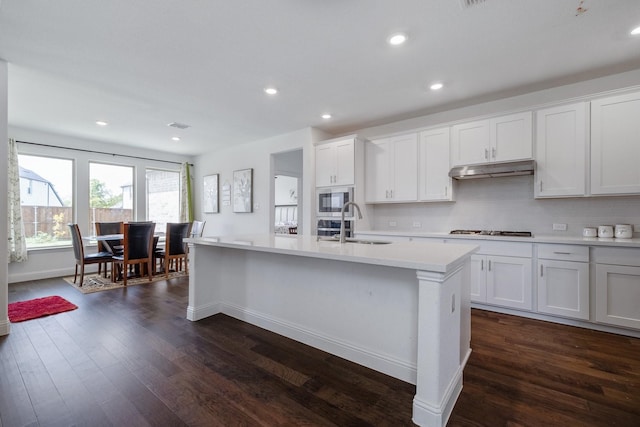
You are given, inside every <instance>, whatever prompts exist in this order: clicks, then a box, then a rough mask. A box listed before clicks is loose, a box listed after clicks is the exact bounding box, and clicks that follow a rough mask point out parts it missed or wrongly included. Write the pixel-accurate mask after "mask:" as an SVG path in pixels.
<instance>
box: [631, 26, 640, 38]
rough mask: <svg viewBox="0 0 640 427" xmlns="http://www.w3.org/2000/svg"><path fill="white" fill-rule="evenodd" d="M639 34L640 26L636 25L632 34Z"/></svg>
mask: <svg viewBox="0 0 640 427" xmlns="http://www.w3.org/2000/svg"><path fill="white" fill-rule="evenodd" d="M638 34H640V27H636V28H634V29H633V30H631V35H632V36H637V35H638Z"/></svg>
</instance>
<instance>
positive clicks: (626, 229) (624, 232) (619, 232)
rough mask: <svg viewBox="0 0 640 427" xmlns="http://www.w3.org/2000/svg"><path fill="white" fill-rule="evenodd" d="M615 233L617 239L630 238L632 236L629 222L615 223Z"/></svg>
mask: <svg viewBox="0 0 640 427" xmlns="http://www.w3.org/2000/svg"><path fill="white" fill-rule="evenodd" d="M615 235H616V238H618V239H630V238H631V237H633V229H632V228H631V224H616V230H615Z"/></svg>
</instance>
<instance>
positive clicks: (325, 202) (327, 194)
mask: <svg viewBox="0 0 640 427" xmlns="http://www.w3.org/2000/svg"><path fill="white" fill-rule="evenodd" d="M352 201H353V187H333V188H320V189H318V191H317V199H316V202H317V209H316V216H317V217H332V216H336V217H339V216H340V213H341V212H342V207H343V206H344V204H345V203H347V202H352ZM345 217H347V218H352V217H353V207H352V206H349V207H348V208H347V210H346V211H345Z"/></svg>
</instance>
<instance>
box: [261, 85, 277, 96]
mask: <svg viewBox="0 0 640 427" xmlns="http://www.w3.org/2000/svg"><path fill="white" fill-rule="evenodd" d="M264 92H265V93H266V94H267V95H275V94H276V93H278V89H276V88H275V87H266V88H264Z"/></svg>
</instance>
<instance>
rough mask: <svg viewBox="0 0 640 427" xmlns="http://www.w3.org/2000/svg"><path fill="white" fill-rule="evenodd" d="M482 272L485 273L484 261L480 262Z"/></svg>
mask: <svg viewBox="0 0 640 427" xmlns="http://www.w3.org/2000/svg"><path fill="white" fill-rule="evenodd" d="M480 271H484V260H483V259H481V260H480Z"/></svg>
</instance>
